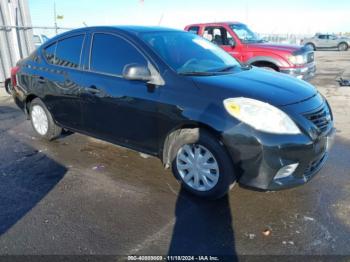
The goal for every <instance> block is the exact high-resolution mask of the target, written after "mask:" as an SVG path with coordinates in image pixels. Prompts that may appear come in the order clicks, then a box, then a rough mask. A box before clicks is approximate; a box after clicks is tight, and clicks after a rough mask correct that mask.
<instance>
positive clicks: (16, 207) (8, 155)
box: [0, 106, 67, 236]
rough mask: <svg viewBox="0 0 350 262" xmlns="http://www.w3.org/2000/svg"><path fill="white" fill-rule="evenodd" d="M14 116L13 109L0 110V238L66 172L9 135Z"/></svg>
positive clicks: (15, 112) (42, 154)
mask: <svg viewBox="0 0 350 262" xmlns="http://www.w3.org/2000/svg"><path fill="white" fill-rule="evenodd" d="M17 114H18V110H17V109H14V108H12V107H4V106H1V107H0V121H1V124H0V151H1V154H0V210H1V212H0V236H1V235H2V234H4V233H5V232H7V231H8V230H9V229H10V228H11V227H12V226H13V225H14V224H16V223H17V222H18V221H19V220H20V219H21V218H22V217H24V216H25V215H26V214H27V213H28V212H29V211H30V210H31V209H32V208H34V207H35V206H36V205H37V204H38V203H39V202H40V201H41V200H42V199H43V198H44V197H45V196H46V195H47V194H48V193H49V192H50V191H51V190H52V189H53V188H54V187H55V186H56V185H57V183H58V182H59V181H60V180H61V179H62V178H63V176H64V175H65V173H66V172H67V169H66V168H65V167H64V166H63V165H61V164H59V163H57V162H56V161H55V160H53V159H51V158H49V157H48V156H46V155H45V154H44V153H42V152H40V151H38V150H36V149H35V148H33V147H31V146H30V145H28V144H26V143H24V142H21V141H19V140H18V139H17V138H15V137H14V136H12V135H11V134H10V133H9V130H10V129H11V128H12V127H13V126H14V125H15V124H17V123H18V122H20V121H22V118H21V117H20V118H18V119H17V118H16V117H15V115H17ZM11 116H13V118H12V119H11ZM7 119H8V120H9V121H7Z"/></svg>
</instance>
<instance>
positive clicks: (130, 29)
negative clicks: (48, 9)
mask: <svg viewBox="0 0 350 262" xmlns="http://www.w3.org/2000/svg"><path fill="white" fill-rule="evenodd" d="M94 31H110V32H112V31H115V32H122V33H125V34H132V35H138V34H141V33H149V32H182V31H183V30H178V29H173V28H167V27H160V26H137V25H121V26H91V27H82V28H78V29H73V30H70V31H67V32H64V33H62V34H59V35H57V36H55V37H53V38H52V39H50V40H51V41H55V40H57V39H59V38H62V37H64V36H69V35H71V34H76V33H85V32H94Z"/></svg>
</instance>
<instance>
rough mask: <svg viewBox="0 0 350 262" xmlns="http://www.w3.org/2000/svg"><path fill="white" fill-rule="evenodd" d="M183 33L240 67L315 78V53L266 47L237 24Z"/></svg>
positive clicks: (288, 47) (190, 27) (195, 28)
mask: <svg viewBox="0 0 350 262" xmlns="http://www.w3.org/2000/svg"><path fill="white" fill-rule="evenodd" d="M185 30H186V31H189V32H191V33H194V34H198V35H200V36H203V37H204V38H206V39H207V40H209V41H211V42H213V43H215V44H217V45H219V46H221V47H222V48H223V49H224V50H225V51H226V52H228V53H229V54H230V55H232V56H233V57H235V58H236V59H237V60H238V61H240V62H241V63H243V64H248V65H253V66H257V67H262V68H265V69H268V70H274V71H278V72H281V73H286V74H289V75H292V76H295V77H297V78H299V79H304V80H308V79H310V78H312V77H313V76H314V75H315V72H316V65H315V61H314V52H313V51H312V50H308V49H306V48H304V47H300V46H297V45H282V44H271V43H268V42H266V41H264V40H262V39H260V38H259V37H257V35H256V34H255V33H253V32H252V31H251V30H250V29H249V28H248V26H246V25H245V24H242V23H239V22H223V23H207V24H192V25H188V26H186V27H185Z"/></svg>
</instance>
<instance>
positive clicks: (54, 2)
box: [53, 0, 58, 35]
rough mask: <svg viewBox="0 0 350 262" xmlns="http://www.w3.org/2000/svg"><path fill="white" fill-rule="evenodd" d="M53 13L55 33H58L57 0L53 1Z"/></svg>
mask: <svg viewBox="0 0 350 262" xmlns="http://www.w3.org/2000/svg"><path fill="white" fill-rule="evenodd" d="M53 15H54V21H55V33H56V35H57V34H58V28H57V15H56V1H55V0H54V1H53Z"/></svg>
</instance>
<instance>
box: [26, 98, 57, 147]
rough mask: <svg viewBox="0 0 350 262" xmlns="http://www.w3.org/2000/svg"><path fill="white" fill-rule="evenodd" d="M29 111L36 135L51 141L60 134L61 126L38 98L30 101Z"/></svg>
mask: <svg viewBox="0 0 350 262" xmlns="http://www.w3.org/2000/svg"><path fill="white" fill-rule="evenodd" d="M29 113H30V120H31V123H32V126H33V129H34V131H35V132H36V133H37V135H38V136H40V137H41V138H44V139H46V140H49V141H51V140H53V139H55V138H57V137H59V136H60V135H61V133H62V128H61V127H59V126H57V125H56V124H55V122H54V121H53V118H52V116H51V114H50V112H49V111H48V110H47V108H46V106H45V104H44V103H43V102H42V101H41V100H40V99H39V98H35V99H34V100H33V101H32V102H31V103H30V110H29Z"/></svg>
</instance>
